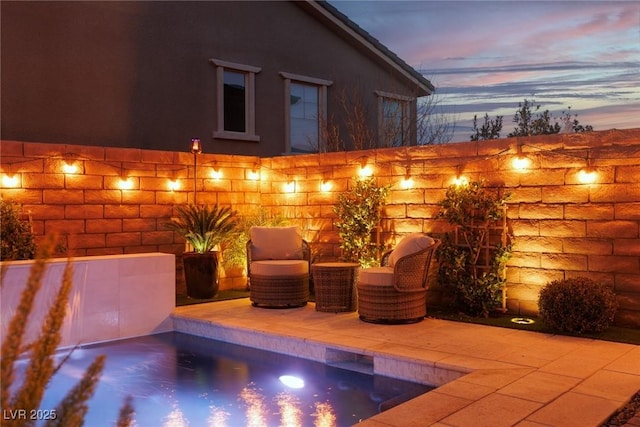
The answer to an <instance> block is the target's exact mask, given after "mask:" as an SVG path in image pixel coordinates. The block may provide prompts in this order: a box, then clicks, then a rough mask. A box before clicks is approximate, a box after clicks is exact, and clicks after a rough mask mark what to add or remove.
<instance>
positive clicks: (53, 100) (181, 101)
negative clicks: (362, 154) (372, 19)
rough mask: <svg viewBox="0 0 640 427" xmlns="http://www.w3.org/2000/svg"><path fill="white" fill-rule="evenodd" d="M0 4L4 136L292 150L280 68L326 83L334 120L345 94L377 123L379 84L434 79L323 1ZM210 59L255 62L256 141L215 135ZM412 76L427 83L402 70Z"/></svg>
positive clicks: (409, 92) (410, 91) (400, 85)
mask: <svg viewBox="0 0 640 427" xmlns="http://www.w3.org/2000/svg"><path fill="white" fill-rule="evenodd" d="M0 7H1V8H2V13H1V18H2V25H1V31H2V34H1V36H2V52H1V55H2V76H1V78H2V115H3V117H2V135H3V138H5V139H14V140H26V141H41V142H51V143H65V144H79V145H98V146H110V147H130V148H144V149H157V150H173V151H188V147H189V141H190V140H191V138H194V137H197V138H200V139H201V140H202V143H203V147H204V151H205V152H209V153H213V152H215V153H222V154H244V155H257V156H273V155H279V154H282V153H283V152H285V151H286V148H285V129H286V127H285V102H286V99H285V95H284V85H285V82H284V78H283V76H282V75H281V74H280V73H282V72H284V73H291V74H295V75H300V76H306V77H310V78H316V79H321V80H324V81H328V82H331V83H332V84H331V85H330V86H329V88H328V111H327V116H332V117H334V118H335V119H336V120H341V114H342V113H343V110H342V108H341V107H340V97H341V94H343V93H345V92H346V94H347V95H349V96H350V97H351V99H354V98H359V97H361V99H362V104H365V105H367V106H368V107H369V110H368V113H367V118H368V121H369V127H370V128H371V129H373V130H375V129H377V121H378V117H377V111H376V108H375V106H376V100H377V96H376V94H375V92H376V91H382V92H388V93H394V94H398V95H402V96H407V97H411V98H415V97H416V96H422V95H426V92H425V89H424V87H423V88H420V86H421V85H422V86H424V85H426V87H428V86H429V85H430V83H428V81H426V79H424V78H422V77H421V76H418V77H415V74H417V73H416V72H415V71H412V70H409V71H407V70H408V69H409V67H408V66H406V64H404V63H403V62H402V61H401V60H400V59H399V58H397V57H395V56H394V55H393V54H391V53H390V52H386V51H384V47H383V46H379V45H376V44H375V41H372V43H373V45H374V46H377V47H376V48H374V51H376V52H378V51H380V52H383V54H382V55H375V54H374V53H372V51H371V49H367V48H366V47H365V46H364V45H363V42H362V41H358V40H356V39H355V38H354V35H353V34H351V35H350V33H349V31H351V32H352V33H353V31H354V30H353V29H351V28H350V27H349V26H348V25H346V24H345V20H347V22H348V18H346V17H344V16H341V17H337V18H336V15H335V14H334V13H331V12H327V9H326V8H327V7H328V6H319V5H318V3H316V2H289V1H265V2H261V1H256V2H236V1H234V2H224V1H207V2H174V1H168V2H165V1H158V2H156V1H132V2H109V1H107V2H100V1H98V2H93V1H92V2H66V1H60V2H58V1H56V2H12V1H6V2H5V1H3V2H2V3H1V4H0ZM351 24H352V23H351ZM353 25H355V24H353ZM360 31H361V30H360ZM365 39H366V37H365ZM376 49H378V50H376ZM385 52H386V53H385ZM210 59H217V60H222V61H228V62H232V63H236V64H242V65H247V66H251V67H257V68H259V69H260V71H259V72H257V73H256V75H255V94H256V95H255V96H256V98H255V100H256V104H255V126H256V134H257V135H258V136H259V139H260V140H259V141H241V140H233V139H221V138H214V137H213V134H214V131H215V130H216V129H217V126H218V125H217V104H216V96H217V94H216V67H215V66H214V64H212V63H211V62H210ZM398 64H399V65H398ZM403 67H404V68H403ZM398 70H402V71H398ZM412 73H413V75H414V76H413V77H412V78H418V80H420V79H421V80H420V84H416V82H412V81H411V78H408V77H407V76H408V75H412ZM353 91H355V93H356V94H357V96H355V97H354V96H353V95H354V93H353ZM412 114H414V115H415V105H414V106H412ZM325 119H326V118H325ZM343 138H344V139H346V135H344V134H343ZM413 142H415V135H414V136H413Z"/></svg>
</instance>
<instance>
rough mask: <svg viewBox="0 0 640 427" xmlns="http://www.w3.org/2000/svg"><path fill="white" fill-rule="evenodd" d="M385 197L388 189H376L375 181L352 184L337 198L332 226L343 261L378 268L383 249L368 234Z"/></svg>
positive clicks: (373, 225) (372, 179) (375, 222)
mask: <svg viewBox="0 0 640 427" xmlns="http://www.w3.org/2000/svg"><path fill="white" fill-rule="evenodd" d="M388 195H389V187H383V186H379V185H377V184H376V181H375V178H367V179H363V180H356V181H355V183H354V185H353V186H352V188H351V189H350V190H349V191H347V192H345V193H341V194H340V195H338V203H337V204H336V205H335V206H334V207H333V211H334V213H335V214H336V215H337V216H338V221H337V222H335V226H336V228H337V229H338V235H339V236H340V239H341V243H340V249H342V257H343V258H344V259H345V260H347V261H352V262H359V263H360V265H361V266H362V267H371V266H375V265H379V262H380V260H379V259H378V254H379V253H380V251H381V250H382V249H383V248H382V245H379V244H378V243H377V242H375V241H374V240H373V239H372V237H371V233H372V232H373V231H374V230H375V228H376V227H377V226H378V224H379V223H380V210H381V209H382V206H384V204H385V199H386V198H387V196H388Z"/></svg>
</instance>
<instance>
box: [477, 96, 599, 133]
mask: <svg viewBox="0 0 640 427" xmlns="http://www.w3.org/2000/svg"><path fill="white" fill-rule="evenodd" d="M540 108H541V107H540V105H535V101H534V100H531V101H529V100H528V99H525V100H524V102H521V103H519V104H518V110H517V111H516V113H515V115H514V116H513V122H514V123H515V124H516V128H515V129H514V130H513V132H511V133H509V134H508V135H507V137H508V138H511V137H514V136H534V135H551V134H556V133H560V132H564V133H572V132H590V131H592V130H593V126H590V125H582V124H580V122H579V121H578V115H577V114H572V113H571V107H569V108H568V109H567V111H563V112H562V114H561V115H560V117H557V118H556V117H553V115H552V114H551V113H550V112H549V110H545V111H539V110H540ZM501 131H502V116H496V118H495V120H490V119H489V115H488V114H485V115H484V124H483V125H482V126H481V127H480V128H478V116H477V115H476V116H473V134H471V141H483V140H487V139H497V138H500V132H501Z"/></svg>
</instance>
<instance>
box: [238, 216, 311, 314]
mask: <svg viewBox="0 0 640 427" xmlns="http://www.w3.org/2000/svg"><path fill="white" fill-rule="evenodd" d="M310 258H311V257H310V250H309V245H308V243H307V242H306V241H305V240H303V239H302V237H301V233H300V229H299V228H298V227H251V230H250V240H249V241H248V242H247V276H248V280H249V290H250V300H251V303H252V304H253V305H254V306H256V307H264V308H292V307H301V306H304V305H306V304H307V301H309V269H310Z"/></svg>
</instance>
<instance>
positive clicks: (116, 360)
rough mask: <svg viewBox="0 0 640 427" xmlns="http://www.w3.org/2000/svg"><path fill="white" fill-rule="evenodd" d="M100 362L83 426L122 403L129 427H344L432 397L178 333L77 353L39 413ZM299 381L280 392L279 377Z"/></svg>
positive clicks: (104, 422) (95, 424)
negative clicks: (129, 409) (391, 405)
mask: <svg viewBox="0 0 640 427" xmlns="http://www.w3.org/2000/svg"><path fill="white" fill-rule="evenodd" d="M99 354H106V355H107V362H106V367H105V371H104V372H103V375H102V378H101V381H100V384H99V386H98V387H97V389H96V392H95V395H94V397H93V399H92V400H91V401H90V404H89V412H88V413H87V417H86V422H85V425H87V426H91V427H99V426H113V425H114V423H115V421H116V418H117V416H118V411H119V409H120V407H121V406H122V404H123V402H124V399H125V397H126V396H127V395H131V396H132V397H133V406H134V408H135V411H136V417H135V418H136V425H137V426H139V427H146V426H152V427H156V426H165V427H174V426H176V427H183V426H197V427H200V426H208V427H236V426H255V427H265V426H285V427H306V426H310V427H341V426H350V425H353V424H355V423H357V422H358V421H360V420H363V419H366V418H369V417H371V416H373V415H375V414H376V413H378V408H379V405H380V404H381V403H383V402H385V401H387V400H389V399H392V398H394V397H397V396H399V395H403V394H406V393H407V392H408V393H409V394H413V395H416V394H419V393H422V392H425V391H428V390H429V389H430V388H429V387H427V386H422V385H418V384H413V383H408V382H405V381H400V380H395V379H391V378H386V377H379V376H370V375H365V374H360V373H357V372H351V371H346V370H342V369H338V368H335V367H330V366H327V365H324V364H321V363H317V362H312V361H308V360H304V359H299V358H295V357H291V356H287V355H282V354H277V353H271V352H266V351H262V350H256V349H251V348H247V347H242V346H237V345H233V344H228V343H223V342H219V341H213V340H208V339H204V338H199V337H194V336H191V335H186V334H181V333H164V334H158V335H151V336H146V337H139V338H134V339H127V340H121V341H115V342H111V343H107V344H97V345H92V346H87V347H83V348H80V349H77V350H76V351H75V352H74V354H73V355H72V357H71V358H70V359H69V360H68V361H67V362H66V363H65V365H64V366H63V368H62V369H61V371H60V372H59V373H58V375H57V376H56V377H54V380H53V381H52V383H51V386H50V387H49V390H48V391H47V393H46V395H45V400H44V403H43V405H42V407H41V409H53V408H54V407H55V405H56V404H57V403H58V402H59V400H60V398H61V396H63V395H64V394H65V393H66V391H67V390H68V389H70V388H71V387H72V386H73V385H75V383H76V382H77V381H78V380H79V379H80V378H81V376H82V374H83V373H84V370H85V369H86V367H87V366H88V365H89V364H90V363H91V362H92V361H93V359H94V358H95V357H96V356H97V355H99ZM285 375H286V376H293V377H296V378H298V379H300V380H301V381H303V382H304V386H303V387H301V388H295V387H288V386H287V385H285V384H284V383H283V382H282V381H281V380H280V377H281V376H285Z"/></svg>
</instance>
